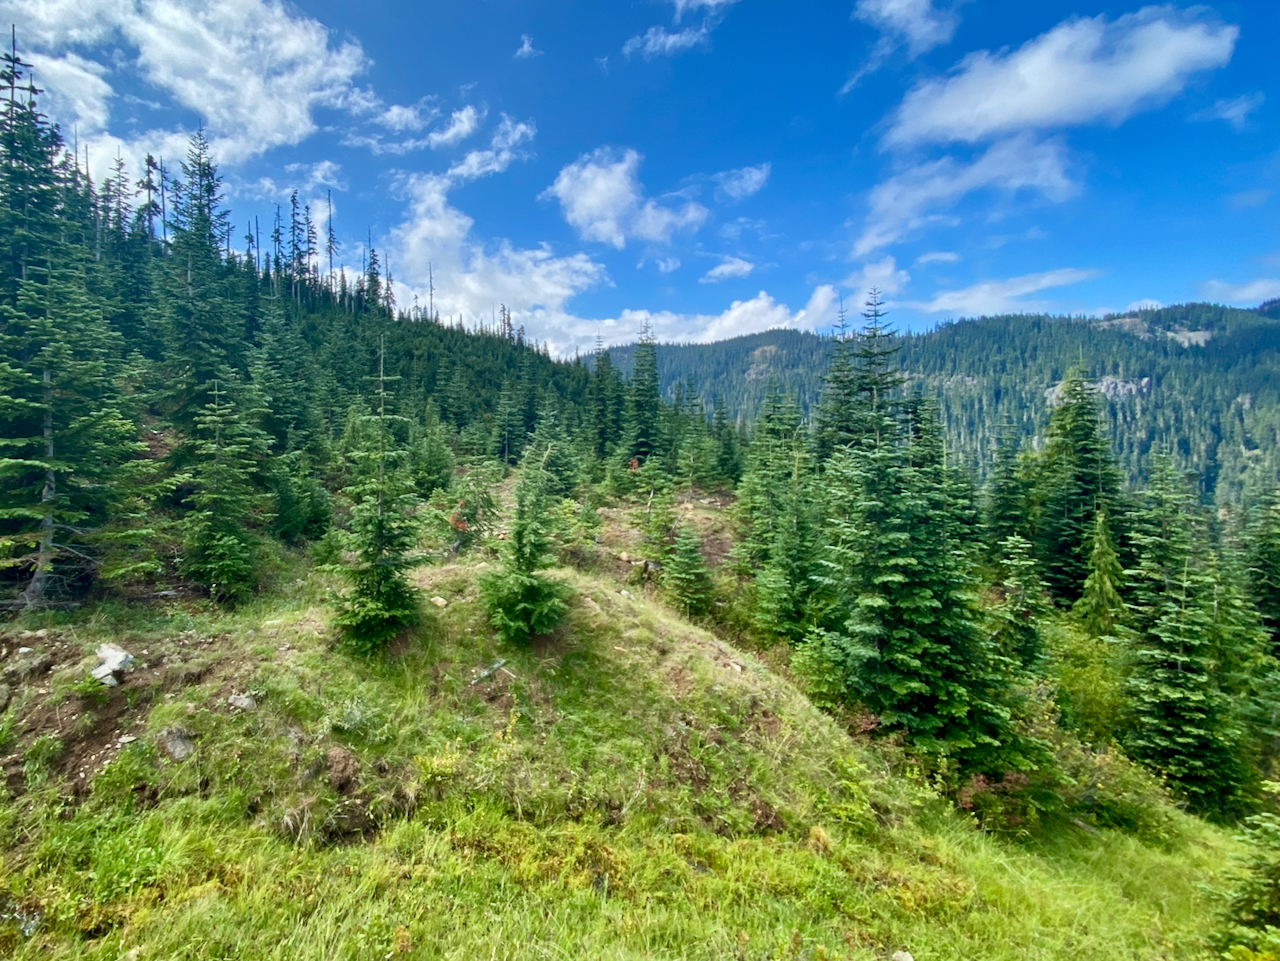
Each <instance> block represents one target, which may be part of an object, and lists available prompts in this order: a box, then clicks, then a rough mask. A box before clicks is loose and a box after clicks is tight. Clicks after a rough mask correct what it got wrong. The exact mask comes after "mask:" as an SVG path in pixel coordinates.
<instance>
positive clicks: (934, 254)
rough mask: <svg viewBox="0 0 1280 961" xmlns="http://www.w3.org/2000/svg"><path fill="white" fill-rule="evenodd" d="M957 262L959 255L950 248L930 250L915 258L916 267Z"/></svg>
mask: <svg viewBox="0 0 1280 961" xmlns="http://www.w3.org/2000/svg"><path fill="white" fill-rule="evenodd" d="M959 262H960V255H959V254H957V253H954V252H953V251H950V250H932V251H930V252H929V253H927V254H921V255H920V256H919V257H917V258H916V266H917V267H923V266H924V265H925V264H957V263H959Z"/></svg>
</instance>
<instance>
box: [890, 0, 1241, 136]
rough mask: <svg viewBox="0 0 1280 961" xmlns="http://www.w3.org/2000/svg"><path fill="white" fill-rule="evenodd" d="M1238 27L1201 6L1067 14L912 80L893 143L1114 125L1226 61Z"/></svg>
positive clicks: (894, 127) (893, 131) (897, 117)
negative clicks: (948, 70)
mask: <svg viewBox="0 0 1280 961" xmlns="http://www.w3.org/2000/svg"><path fill="white" fill-rule="evenodd" d="M1239 34H1240V31H1239V28H1237V27H1234V26H1230V25H1227V24H1221V23H1218V22H1216V21H1213V20H1210V19H1207V18H1206V17H1205V15H1204V12H1203V8H1198V9H1197V10H1193V11H1189V12H1182V11H1179V10H1176V9H1175V8H1173V7H1147V8H1145V9H1143V10H1141V11H1139V12H1138V13H1133V14H1127V15H1125V16H1122V17H1119V18H1118V19H1116V20H1114V21H1110V20H1108V19H1107V18H1106V17H1105V16H1098V17H1081V18H1072V19H1070V20H1067V21H1066V22H1064V23H1061V24H1059V25H1058V26H1056V27H1054V28H1053V29H1052V30H1050V31H1049V32H1048V33H1045V34H1042V35H1041V36H1039V37H1036V38H1035V39H1034V40H1031V41H1029V42H1028V43H1026V44H1024V45H1023V46H1021V47H1019V48H1018V49H1017V50H1014V51H1011V52H1009V53H1004V52H998V53H992V52H990V51H986V50H981V51H978V52H977V53H973V54H970V55H969V56H968V57H966V58H965V59H964V60H963V61H961V62H960V64H959V66H958V68H957V69H956V70H955V71H954V72H953V73H952V74H951V76H949V77H947V78H945V79H940V80H931V81H927V82H925V83H923V84H921V85H920V86H918V87H916V89H915V90H913V91H912V92H911V93H910V94H908V95H907V97H906V99H905V100H904V101H903V102H902V106H901V107H900V108H899V109H898V111H897V113H896V115H895V117H894V119H893V123H892V125H891V126H890V128H889V130H888V132H887V134H886V135H885V141H886V143H887V144H889V145H891V146H900V145H908V144H920V143H946V142H954V141H960V142H965V143H975V142H980V141H983V140H989V139H992V138H995V137H1001V136H1007V135H1009V134H1013V133H1018V132H1022V131H1028V130H1044V129H1047V128H1060V127H1066V126H1072V125H1078V124H1088V123H1095V122H1099V121H1102V122H1106V123H1111V124H1118V123H1120V122H1122V121H1123V120H1125V119H1127V118H1128V117H1130V116H1132V115H1133V114H1134V113H1136V112H1138V111H1139V110H1141V109H1143V108H1144V107H1148V106H1153V105H1158V104H1160V103H1162V102H1164V101H1166V100H1168V99H1169V98H1170V97H1172V96H1174V95H1175V94H1177V93H1179V92H1180V91H1182V90H1183V89H1184V88H1185V87H1186V85H1187V84H1188V83H1189V82H1190V80H1191V78H1192V77H1193V76H1194V75H1195V74H1197V73H1201V72H1203V71H1205V70H1211V69H1215V68H1217V67H1221V66H1223V65H1225V64H1226V63H1227V62H1228V61H1229V60H1230V59H1231V55H1232V52H1233V51H1234V49H1235V43H1236V39H1237V37H1238V36H1239Z"/></svg>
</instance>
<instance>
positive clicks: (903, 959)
mask: <svg viewBox="0 0 1280 961" xmlns="http://www.w3.org/2000/svg"><path fill="white" fill-rule="evenodd" d="M893 961H916V959H915V958H913V957H912V956H911V952H910V951H895V952H893Z"/></svg>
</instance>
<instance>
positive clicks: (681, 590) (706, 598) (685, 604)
mask: <svg viewBox="0 0 1280 961" xmlns="http://www.w3.org/2000/svg"><path fill="white" fill-rule="evenodd" d="M662 584H663V586H664V587H665V588H666V590H667V592H668V593H669V594H670V595H671V599H672V600H673V601H675V603H676V606H677V607H679V608H680V610H681V611H683V612H684V614H685V616H686V617H701V616H703V615H704V614H706V613H707V610H708V608H709V607H710V606H711V572H710V571H709V570H707V562H706V561H705V560H704V559H703V557H702V538H700V537H699V536H698V532H697V530H695V529H694V527H693V525H691V524H688V523H684V524H681V525H680V527H679V529H678V530H677V532H676V542H675V547H674V548H673V549H672V551H671V556H670V557H669V558H668V559H667V562H666V564H665V565H664V566H663V568H662Z"/></svg>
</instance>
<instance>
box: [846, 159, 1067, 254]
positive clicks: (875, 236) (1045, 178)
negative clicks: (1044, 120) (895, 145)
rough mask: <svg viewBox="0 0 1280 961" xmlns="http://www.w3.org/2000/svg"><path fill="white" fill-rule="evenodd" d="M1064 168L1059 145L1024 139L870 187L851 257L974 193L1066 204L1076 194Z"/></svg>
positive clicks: (916, 169) (895, 238)
mask: <svg viewBox="0 0 1280 961" xmlns="http://www.w3.org/2000/svg"><path fill="white" fill-rule="evenodd" d="M1066 166H1067V161H1066V156H1065V149H1064V148H1063V146H1062V144H1060V143H1058V142H1057V141H1048V142H1043V143H1037V142H1035V141H1033V140H1031V139H1030V138H1028V137H1016V138H1013V139H1011V140H1007V141H1002V142H1000V143H997V144H994V145H993V146H991V147H990V148H989V149H988V150H987V151H986V152H985V153H984V154H982V156H980V157H979V158H978V159H976V160H975V161H973V162H972V163H969V164H960V163H957V162H956V161H955V159H954V158H951V157H944V158H942V159H941V160H934V161H930V162H928V163H922V164H919V165H917V166H915V167H912V168H910V169H908V170H906V171H904V172H903V173H900V174H897V175H895V176H893V177H890V178H889V179H888V180H885V181H883V182H882V183H880V184H877V185H876V186H875V187H874V188H872V190H871V194H870V197H869V200H868V202H869V206H870V208H871V209H870V212H869V213H868V215H867V222H866V226H865V227H864V229H863V232H862V235H861V236H860V237H859V238H858V240H857V241H856V242H855V244H854V247H853V255H854V256H855V257H863V256H866V255H867V254H869V253H870V252H871V251H873V250H877V249H879V248H881V247H884V246H887V245H888V244H891V243H894V242H896V241H898V240H901V239H902V238H903V237H905V236H906V235H907V234H909V233H911V232H912V231H915V230H918V229H919V228H920V227H922V226H924V225H926V224H928V223H936V222H938V221H939V220H940V219H943V218H942V217H941V216H940V215H939V214H937V213H934V212H933V211H936V210H937V209H939V208H941V209H943V210H945V209H948V208H950V207H952V206H954V205H955V204H956V203H957V202H958V201H959V200H960V199H961V198H962V197H964V196H965V195H966V194H968V193H971V192H972V191H975V190H982V189H991V190H998V191H1001V192H1004V193H1007V194H1012V193H1015V192H1017V191H1020V190H1035V191H1038V192H1040V193H1041V194H1043V195H1044V196H1045V197H1047V198H1048V199H1050V200H1054V201H1062V200H1066V199H1067V198H1068V197H1070V196H1071V195H1072V194H1073V193H1074V192H1075V190H1076V187H1075V184H1074V183H1073V182H1072V180H1071V178H1070V177H1069V176H1068V175H1067V171H1066Z"/></svg>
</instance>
